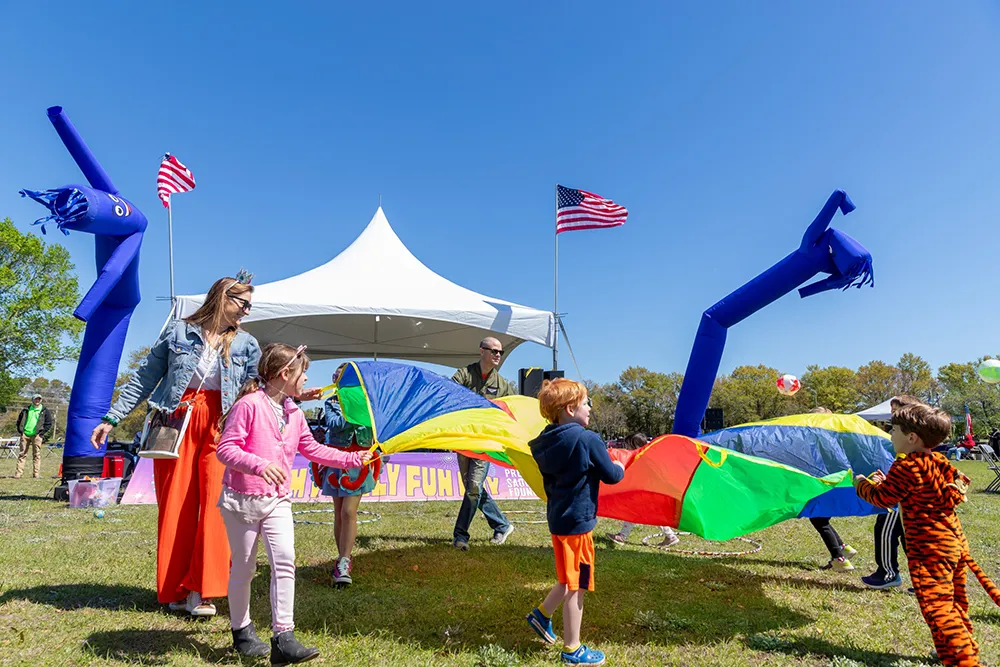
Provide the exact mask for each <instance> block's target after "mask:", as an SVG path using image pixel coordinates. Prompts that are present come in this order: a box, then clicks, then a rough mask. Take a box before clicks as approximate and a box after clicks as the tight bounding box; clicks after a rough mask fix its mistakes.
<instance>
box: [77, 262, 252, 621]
mask: <svg viewBox="0 0 1000 667" xmlns="http://www.w3.org/2000/svg"><path fill="white" fill-rule="evenodd" d="M251 278H252V276H251V275H250V274H248V273H246V272H244V271H240V273H239V274H238V277H237V278H221V279H219V280H217V281H216V282H215V284H214V285H212V288H211V289H210V290H208V294H207V295H206V296H205V302H204V303H203V304H202V305H201V307H200V308H198V310H196V311H195V312H194V314H192V315H191V316H189V317H186V318H184V319H182V320H174V321H172V322H170V323H169V324H168V325H167V327H166V328H165V329H164V331H163V333H161V334H160V337H159V339H157V341H156V342H155V343H154V344H153V346H152V347H151V348H150V351H149V355H148V356H147V357H146V361H145V362H144V363H143V364H142V365H141V366H140V367H139V370H138V371H137V372H136V374H135V375H134V376H133V377H132V378H131V379H130V380H129V382H128V384H126V385H125V387H123V388H122V390H121V393H120V394H119V396H118V400H117V401H115V403H114V405H112V406H111V409H110V410H109V411H108V414H107V415H106V416H105V417H104V420H103V422H102V423H101V424H100V425H99V426H98V427H97V428H95V429H94V432H93V435H92V436H91V442H92V443H94V446H95V447H97V446H99V445H98V443H100V442H102V441H104V439H105V438H106V437H107V436H108V433H109V432H110V431H111V429H112V428H114V426H116V425H117V424H118V422H119V421H121V420H122V419H124V418H125V417H126V416H128V414H129V413H130V412H132V411H133V410H134V409H135V408H136V407H137V406H139V405H140V404H141V403H142V402H143V401H145V400H146V399H147V398H148V399H149V404H150V405H151V406H153V407H156V408H160V409H162V410H166V411H173V410H177V409H178V407H180V406H181V404H182V403H185V404H188V405H190V407H189V408H188V409H190V410H191V411H192V412H191V419H190V422H189V423H188V428H187V431H186V432H185V435H184V439H183V441H182V442H181V444H180V449H179V450H178V455H179V458H176V459H156V460H154V461H153V475H154V480H155V484H156V499H157V505H158V508H157V509H158V514H159V515H158V518H157V549H156V593H157V598H158V599H159V601H160V602H161V603H163V604H169V605H170V609H172V610H174V611H181V610H183V611H186V612H187V613H189V614H191V615H192V616H213V615H215V611H216V610H215V605H214V604H212V599H213V598H217V597H224V596H225V595H226V592H227V591H226V589H227V583H228V581H229V556H230V552H229V543H228V541H227V540H226V528H225V525H224V524H223V522H222V515H221V514H220V513H219V508H218V507H217V506H216V503H217V502H218V500H219V496H220V494H221V493H222V475H223V472H224V471H225V466H224V465H222V463H220V462H219V460H218V459H217V458H216V455H215V453H216V442H217V440H218V436H219V420H220V418H221V417H222V415H223V414H225V413H226V412H227V411H229V409H230V408H232V406H233V404H234V403H235V401H236V397H237V394H238V393H239V391H240V387H241V386H242V385H243V383H244V382H246V381H247V380H249V379H251V378H255V377H257V362H258V360H259V359H260V346H259V345H258V344H257V340H256V339H255V338H254V337H253V336H251V335H250V334H248V333H247V332H245V331H243V330H242V329H240V320H242V319H243V317H245V316H246V315H247V314H248V313H249V312H250V299H251V297H252V296H253V287H252V286H251V285H250V280H251Z"/></svg>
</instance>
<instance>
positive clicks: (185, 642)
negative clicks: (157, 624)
mask: <svg viewBox="0 0 1000 667" xmlns="http://www.w3.org/2000/svg"><path fill="white" fill-rule="evenodd" d="M194 633H195V631H194V630H109V631H106V632H94V633H92V634H91V635H90V636H89V637H87V640H86V646H85V648H87V649H88V650H89V651H91V652H92V653H93V654H94V655H95V656H97V657H99V658H103V659H105V660H114V661H123V662H132V661H134V660H139V661H140V662H141V663H142V664H144V665H150V664H153V665H156V664H168V663H172V662H175V658H176V657H177V655H178V654H183V653H192V652H193V653H196V654H197V655H198V656H200V657H201V658H202V659H204V660H208V661H210V662H221V661H224V660H225V658H226V657H229V658H230V659H231V661H232V662H238V658H237V656H236V655H235V654H233V653H232V652H231V651H229V650H228V647H227V648H216V647H214V646H209V645H208V644H205V643H204V642H201V641H198V640H197V639H195V638H194V637H192V636H191V635H193V634H194Z"/></svg>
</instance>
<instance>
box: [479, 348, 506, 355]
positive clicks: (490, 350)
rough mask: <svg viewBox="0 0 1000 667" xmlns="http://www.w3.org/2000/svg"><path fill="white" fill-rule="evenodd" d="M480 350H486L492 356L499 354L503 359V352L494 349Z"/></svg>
mask: <svg viewBox="0 0 1000 667" xmlns="http://www.w3.org/2000/svg"><path fill="white" fill-rule="evenodd" d="M479 349H480V350H486V351H487V352H489V353H490V354H497V355H500V356H501V357H502V356H503V350H496V349H494V348H492V347H481V348H479Z"/></svg>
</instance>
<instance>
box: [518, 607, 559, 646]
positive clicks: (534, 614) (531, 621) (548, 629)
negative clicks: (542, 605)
mask: <svg viewBox="0 0 1000 667" xmlns="http://www.w3.org/2000/svg"><path fill="white" fill-rule="evenodd" d="M525 620H527V621H528V625H530V626H531V629H532V630H534V631H535V632H536V633H538V636H539V637H541V638H542V641H543V642H545V643H546V644H555V643H556V631H555V630H553V629H552V619H551V618H548V617H546V616H545V614H543V613H542V612H541V611H540V610H539V609H538V607H535V608H534V609H532V610H531V613H530V614H528V615H527V616H526V617H525Z"/></svg>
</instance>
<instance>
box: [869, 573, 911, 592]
mask: <svg viewBox="0 0 1000 667" xmlns="http://www.w3.org/2000/svg"><path fill="white" fill-rule="evenodd" d="M861 583H863V584H864V585H865V586H867V587H868V588H874V589H875V590H877V591H881V590H885V589H886V588H899V587H900V586H902V585H903V579H902V578H901V577H900V576H899V575H898V574H897V575H896V576H895V577H893V578H892V579H887V578H886V577H885V576H884V575H881V574H877V573H876V574H869V575H868V576H867V577H861Z"/></svg>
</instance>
